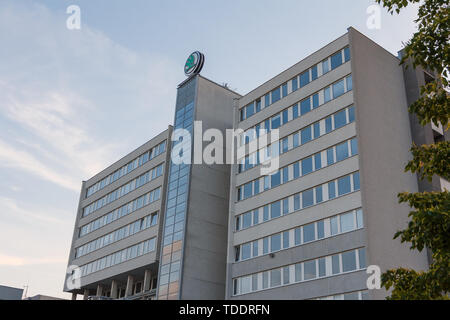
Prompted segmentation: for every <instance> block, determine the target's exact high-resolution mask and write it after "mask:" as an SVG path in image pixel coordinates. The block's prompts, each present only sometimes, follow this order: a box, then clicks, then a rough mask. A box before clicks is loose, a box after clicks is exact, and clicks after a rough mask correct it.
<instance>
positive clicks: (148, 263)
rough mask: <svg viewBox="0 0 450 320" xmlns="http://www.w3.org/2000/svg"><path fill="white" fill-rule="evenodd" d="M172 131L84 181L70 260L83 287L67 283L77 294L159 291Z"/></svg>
mask: <svg viewBox="0 0 450 320" xmlns="http://www.w3.org/2000/svg"><path fill="white" fill-rule="evenodd" d="M171 132H172V127H169V128H168V129H167V130H165V131H164V132H162V133H161V134H159V135H158V136H156V137H155V138H153V139H152V140H150V141H148V142H147V143H145V144H144V145H142V146H141V147H139V148H137V149H136V150H134V151H133V152H131V153H130V154H128V155H126V156H125V157H123V158H122V159H120V160H119V161H117V162H115V163H114V164H112V165H111V166H109V167H108V168H107V169H105V170H103V171H102V172H100V173H98V174H97V175H95V176H94V177H92V178H91V179H89V180H88V181H83V183H82V187H81V194H80V201H79V205H78V211H77V218H76V221H75V228H74V233H73V240H72V246H71V250H70V255H69V263H68V265H69V266H78V267H79V268H80V272H81V274H80V276H81V277H80V279H79V280H80V281H81V283H80V285H81V288H78V289H73V288H70V287H68V283H67V281H66V283H65V284H64V291H68V292H72V294H73V298H76V295H77V294H83V295H84V298H85V299H87V298H88V297H90V296H95V297H97V298H99V297H110V298H113V299H119V298H145V299H153V298H154V297H155V294H156V281H157V273H158V267H159V265H158V260H159V253H160V243H161V241H160V238H161V233H162V226H163V224H162V214H163V213H164V212H165V210H164V205H165V195H166V193H165V192H166V185H167V170H168V168H169V165H168V163H169V155H170V143H169V142H168V139H169V137H170V135H171ZM69 271H73V272H76V270H75V269H69ZM71 275H72V274H68V275H67V277H69V276H71ZM72 276H75V277H76V278H78V275H76V274H73V275H72ZM69 284H70V281H69Z"/></svg>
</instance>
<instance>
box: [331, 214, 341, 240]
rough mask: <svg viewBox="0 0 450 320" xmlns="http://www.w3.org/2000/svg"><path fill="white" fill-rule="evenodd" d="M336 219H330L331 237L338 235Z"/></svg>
mask: <svg viewBox="0 0 450 320" xmlns="http://www.w3.org/2000/svg"><path fill="white" fill-rule="evenodd" d="M338 231H339V230H338V217H337V216H336V217H332V218H331V219H330V232H331V235H332V236H334V235H336V234H338Z"/></svg>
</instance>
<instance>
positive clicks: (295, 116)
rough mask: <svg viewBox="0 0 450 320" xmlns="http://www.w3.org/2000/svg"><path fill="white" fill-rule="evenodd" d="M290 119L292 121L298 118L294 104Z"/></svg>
mask: <svg viewBox="0 0 450 320" xmlns="http://www.w3.org/2000/svg"><path fill="white" fill-rule="evenodd" d="M292 118H293V119H296V118H298V104H295V105H294V106H293V107H292Z"/></svg>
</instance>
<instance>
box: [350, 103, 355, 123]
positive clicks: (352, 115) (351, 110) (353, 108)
mask: <svg viewBox="0 0 450 320" xmlns="http://www.w3.org/2000/svg"><path fill="white" fill-rule="evenodd" d="M353 121H355V107H350V108H348V123H352V122H353Z"/></svg>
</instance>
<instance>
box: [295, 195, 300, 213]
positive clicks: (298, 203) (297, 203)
mask: <svg viewBox="0 0 450 320" xmlns="http://www.w3.org/2000/svg"><path fill="white" fill-rule="evenodd" d="M294 210H295V211H297V210H300V195H299V194H296V195H294Z"/></svg>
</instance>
